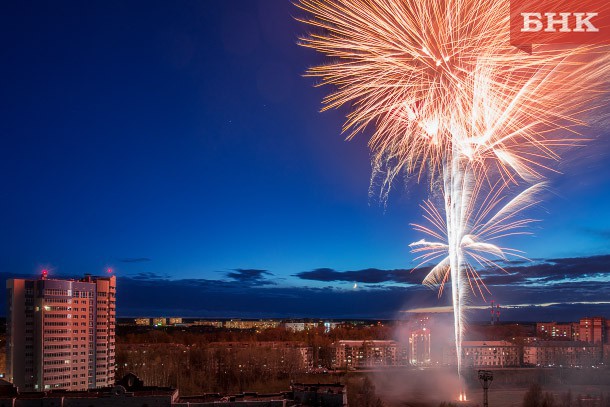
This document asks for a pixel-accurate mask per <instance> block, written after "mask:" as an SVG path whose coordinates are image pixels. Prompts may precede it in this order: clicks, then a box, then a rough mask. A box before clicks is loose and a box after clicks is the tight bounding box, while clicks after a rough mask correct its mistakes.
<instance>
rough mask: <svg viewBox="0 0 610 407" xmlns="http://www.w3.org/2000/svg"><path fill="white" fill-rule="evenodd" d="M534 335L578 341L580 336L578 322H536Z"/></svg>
mask: <svg viewBox="0 0 610 407" xmlns="http://www.w3.org/2000/svg"><path fill="white" fill-rule="evenodd" d="M536 336H538V337H540V338H545V339H551V340H565V341H578V340H579V338H580V323H578V322H567V323H558V322H538V323H537V324H536Z"/></svg>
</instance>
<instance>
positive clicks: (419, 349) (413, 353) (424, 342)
mask: <svg viewBox="0 0 610 407" xmlns="http://www.w3.org/2000/svg"><path fill="white" fill-rule="evenodd" d="M428 325H429V318H428V317H427V316H423V317H419V318H418V319H417V322H416V325H415V327H414V328H413V329H411V331H410V335H409V348H410V349H409V350H410V354H409V356H410V360H411V364H412V365H429V364H430V363H431V359H430V328H429V327H428Z"/></svg>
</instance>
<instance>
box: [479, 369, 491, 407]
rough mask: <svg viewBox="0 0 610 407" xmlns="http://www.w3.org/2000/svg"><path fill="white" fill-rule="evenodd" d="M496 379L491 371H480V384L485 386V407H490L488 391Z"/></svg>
mask: <svg viewBox="0 0 610 407" xmlns="http://www.w3.org/2000/svg"><path fill="white" fill-rule="evenodd" d="M493 379H494V374H493V372H492V371H490V370H479V382H481V386H483V407H489V400H488V399H487V390H488V389H489V386H490V385H491V382H492V381H493Z"/></svg>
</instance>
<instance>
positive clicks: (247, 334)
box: [116, 325, 395, 346]
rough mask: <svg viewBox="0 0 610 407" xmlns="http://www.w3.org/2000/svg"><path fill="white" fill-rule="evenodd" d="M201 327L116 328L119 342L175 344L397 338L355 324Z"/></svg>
mask: <svg viewBox="0 0 610 407" xmlns="http://www.w3.org/2000/svg"><path fill="white" fill-rule="evenodd" d="M197 328H198V327H191V328H181V327H157V328H144V329H143V328H137V329H134V328H131V327H118V328H117V337H116V340H117V343H119V344H120V343H124V344H138V343H175V344H183V345H193V344H195V345H204V344H208V343H213V342H274V341H277V342H303V343H306V344H308V345H309V346H314V345H318V344H321V345H325V344H330V343H332V342H335V341H338V340H383V339H394V338H393V336H394V334H395V330H394V328H393V327H389V326H383V325H375V326H354V327H339V328H335V329H332V330H330V331H329V332H326V331H325V330H324V328H323V327H318V328H315V329H310V330H306V331H300V332H294V331H290V330H286V329H285V328H282V327H278V328H269V329H264V330H261V331H256V330H254V329H248V330H238V329H224V328H211V327H206V328H204V329H201V328H200V329H197Z"/></svg>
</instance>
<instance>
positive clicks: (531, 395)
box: [523, 383, 543, 407]
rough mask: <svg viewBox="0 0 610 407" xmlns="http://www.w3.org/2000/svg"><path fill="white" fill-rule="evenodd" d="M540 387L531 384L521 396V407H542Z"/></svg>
mask: <svg viewBox="0 0 610 407" xmlns="http://www.w3.org/2000/svg"><path fill="white" fill-rule="evenodd" d="M542 399H543V397H542V387H540V385H539V384H538V383H532V384H531V385H530V387H529V389H528V390H527V392H526V393H525V395H524V396H523V407H542Z"/></svg>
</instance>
